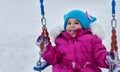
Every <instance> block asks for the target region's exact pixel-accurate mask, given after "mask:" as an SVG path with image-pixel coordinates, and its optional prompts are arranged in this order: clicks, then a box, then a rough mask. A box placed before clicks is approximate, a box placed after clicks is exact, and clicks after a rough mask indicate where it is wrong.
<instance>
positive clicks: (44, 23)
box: [41, 15, 46, 28]
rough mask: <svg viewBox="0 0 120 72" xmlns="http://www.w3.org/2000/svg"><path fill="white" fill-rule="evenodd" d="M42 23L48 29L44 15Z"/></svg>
mask: <svg viewBox="0 0 120 72" xmlns="http://www.w3.org/2000/svg"><path fill="white" fill-rule="evenodd" d="M41 23H42V25H43V27H45V28H46V18H45V17H44V15H42V18H41Z"/></svg>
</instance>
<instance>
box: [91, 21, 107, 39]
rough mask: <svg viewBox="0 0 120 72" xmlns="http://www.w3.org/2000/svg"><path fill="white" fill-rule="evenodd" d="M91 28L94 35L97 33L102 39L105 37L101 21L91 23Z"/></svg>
mask: <svg viewBox="0 0 120 72" xmlns="http://www.w3.org/2000/svg"><path fill="white" fill-rule="evenodd" d="M90 28H91V31H92V33H93V34H94V35H97V36H98V37H99V38H101V39H105V33H104V31H103V29H102V27H101V25H100V24H99V23H96V22H95V23H91V24H90Z"/></svg>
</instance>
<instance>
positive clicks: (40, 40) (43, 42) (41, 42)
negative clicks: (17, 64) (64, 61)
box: [36, 35, 49, 52]
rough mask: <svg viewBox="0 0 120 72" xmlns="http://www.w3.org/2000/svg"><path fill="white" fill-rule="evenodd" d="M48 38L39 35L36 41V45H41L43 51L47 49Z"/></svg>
mask: <svg viewBox="0 0 120 72" xmlns="http://www.w3.org/2000/svg"><path fill="white" fill-rule="evenodd" d="M48 43H49V42H48V38H47V37H46V36H43V35H41V36H39V37H38V38H37V41H36V45H37V46H39V47H40V49H41V51H42V52H45V51H46V46H47V45H48Z"/></svg>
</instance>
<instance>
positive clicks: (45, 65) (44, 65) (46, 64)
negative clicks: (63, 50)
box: [33, 62, 49, 71]
mask: <svg viewBox="0 0 120 72" xmlns="http://www.w3.org/2000/svg"><path fill="white" fill-rule="evenodd" d="M48 66H49V64H48V63H46V62H42V64H41V65H40V66H34V67H33V69H34V70H36V71H41V70H44V69H45V68H46V67H48Z"/></svg>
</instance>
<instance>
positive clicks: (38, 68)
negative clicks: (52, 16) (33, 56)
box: [33, 0, 51, 72]
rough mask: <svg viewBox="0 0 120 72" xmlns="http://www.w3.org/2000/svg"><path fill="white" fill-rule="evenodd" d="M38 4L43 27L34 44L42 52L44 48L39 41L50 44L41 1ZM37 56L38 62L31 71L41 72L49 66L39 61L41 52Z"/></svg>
mask: <svg viewBox="0 0 120 72" xmlns="http://www.w3.org/2000/svg"><path fill="white" fill-rule="evenodd" d="M40 4H41V5H40V7H41V15H42V18H41V23H42V25H43V27H42V33H41V35H40V36H39V37H38V38H37V41H36V44H37V46H39V47H40V50H42V49H43V48H44V43H43V42H42V43H41V44H40V40H41V39H43V40H45V39H47V40H48V42H49V44H51V43H50V38H49V33H48V31H47V27H46V18H45V17H44V15H45V13H44V5H43V0H40ZM39 44H40V45H39ZM39 55H40V57H39V60H38V61H37V63H36V66H34V67H33V69H34V70H35V71H38V72H41V70H44V69H45V68H46V67H47V66H49V64H48V63H47V62H46V61H43V62H42V61H41V51H40V52H39Z"/></svg>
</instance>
